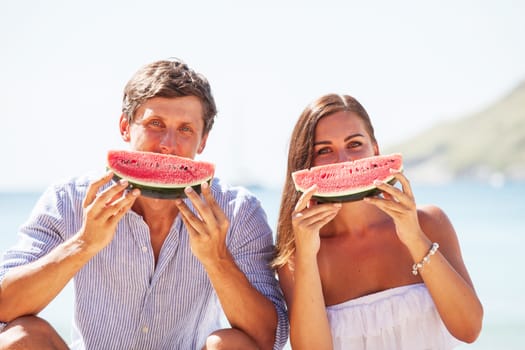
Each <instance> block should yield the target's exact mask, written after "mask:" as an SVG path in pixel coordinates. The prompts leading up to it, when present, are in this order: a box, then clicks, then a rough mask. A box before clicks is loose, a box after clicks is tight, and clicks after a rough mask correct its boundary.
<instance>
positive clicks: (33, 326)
mask: <svg viewBox="0 0 525 350" xmlns="http://www.w3.org/2000/svg"><path fill="white" fill-rule="evenodd" d="M6 349H50V350H51V349H53V350H58V349H60V350H63V349H67V345H66V343H65V342H64V340H63V339H62V338H61V337H60V336H59V335H58V333H57V332H56V331H55V329H54V328H53V327H52V326H51V325H50V324H49V323H48V322H47V321H46V320H43V319H41V318H40V317H36V316H22V317H19V318H17V319H15V320H13V321H11V322H9V323H8V324H7V325H6V326H5V328H4V329H3V330H2V332H0V350H6Z"/></svg>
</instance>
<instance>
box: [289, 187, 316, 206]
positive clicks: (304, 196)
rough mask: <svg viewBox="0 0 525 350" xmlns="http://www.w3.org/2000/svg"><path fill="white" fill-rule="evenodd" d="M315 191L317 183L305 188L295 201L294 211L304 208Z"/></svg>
mask: <svg viewBox="0 0 525 350" xmlns="http://www.w3.org/2000/svg"><path fill="white" fill-rule="evenodd" d="M316 191H317V185H312V187H310V188H309V189H307V190H306V191H305V192H304V193H303V194H302V195H301V197H300V198H299V200H298V201H297V204H295V209H294V210H295V211H297V212H299V211H301V210H303V209H304V208H306V207H307V206H308V204H309V202H310V200H311V199H312V196H313V195H314V193H315V192H316Z"/></svg>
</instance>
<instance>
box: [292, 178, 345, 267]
mask: <svg viewBox="0 0 525 350" xmlns="http://www.w3.org/2000/svg"><path fill="white" fill-rule="evenodd" d="M316 190H317V186H316V185H314V186H312V187H310V188H309V189H308V190H306V191H305V192H304V193H303V194H302V195H301V197H300V198H299V200H298V201H297V204H296V205H295V209H294V211H293V213H292V227H293V232H294V236H295V247H296V253H295V254H296V256H297V255H301V256H310V255H313V256H314V257H315V256H316V255H317V253H318V252H319V248H320V246H321V238H320V236H319V231H320V230H321V228H322V227H323V226H324V225H326V224H327V223H328V222H330V221H331V220H332V219H333V218H334V217H335V216H336V215H337V213H338V212H339V210H340V209H341V203H323V204H314V202H313V201H312V196H313V195H314V193H315V191H316Z"/></svg>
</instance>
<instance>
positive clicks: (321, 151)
mask: <svg viewBox="0 0 525 350" xmlns="http://www.w3.org/2000/svg"><path fill="white" fill-rule="evenodd" d="M327 153H330V148H328V147H324V148H320V149H318V150H317V154H327Z"/></svg>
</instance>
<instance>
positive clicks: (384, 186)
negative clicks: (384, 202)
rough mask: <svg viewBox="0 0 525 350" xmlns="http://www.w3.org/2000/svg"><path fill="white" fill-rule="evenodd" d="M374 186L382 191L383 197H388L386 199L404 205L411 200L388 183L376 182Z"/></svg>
mask: <svg viewBox="0 0 525 350" xmlns="http://www.w3.org/2000/svg"><path fill="white" fill-rule="evenodd" d="M374 186H376V187H377V188H378V189H379V190H380V191H382V192H383V195H387V196H386V197H385V198H388V199H391V200H394V201H397V202H404V203H406V202H407V200H410V198H409V197H408V196H407V194H406V193H404V192H403V191H402V190H400V189H399V188H397V187H394V186H392V185H390V184H388V183H386V182H383V181H379V180H375V181H374ZM388 196H390V197H388Z"/></svg>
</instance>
